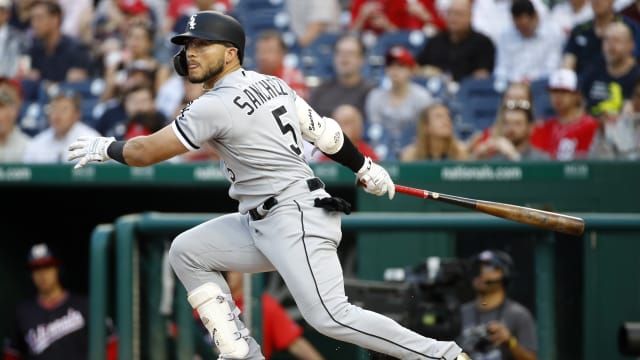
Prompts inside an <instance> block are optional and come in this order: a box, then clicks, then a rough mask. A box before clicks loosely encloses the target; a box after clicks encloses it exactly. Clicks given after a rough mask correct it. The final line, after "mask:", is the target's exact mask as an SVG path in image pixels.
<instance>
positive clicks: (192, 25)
mask: <svg viewBox="0 0 640 360" xmlns="http://www.w3.org/2000/svg"><path fill="white" fill-rule="evenodd" d="M195 28H196V15H195V14H194V15H191V18H190V19H189V30H193V29H195Z"/></svg>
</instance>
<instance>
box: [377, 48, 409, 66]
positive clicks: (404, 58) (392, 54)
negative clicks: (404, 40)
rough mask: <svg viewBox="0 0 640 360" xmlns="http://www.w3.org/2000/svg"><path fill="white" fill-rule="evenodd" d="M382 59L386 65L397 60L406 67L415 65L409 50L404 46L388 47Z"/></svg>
mask: <svg viewBox="0 0 640 360" xmlns="http://www.w3.org/2000/svg"><path fill="white" fill-rule="evenodd" d="M384 60H385V64H386V65H387V66H389V65H391V63H393V62H398V63H400V64H402V65H405V66H408V67H414V66H415V65H416V60H415V59H414V58H413V54H411V51H409V49H407V48H405V47H404V46H399V45H398V46H393V47H391V48H389V50H387V53H386V55H385V57H384Z"/></svg>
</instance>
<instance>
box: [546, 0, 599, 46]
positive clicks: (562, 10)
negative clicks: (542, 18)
mask: <svg viewBox="0 0 640 360" xmlns="http://www.w3.org/2000/svg"><path fill="white" fill-rule="evenodd" d="M591 19H593V8H592V7H591V5H590V4H589V1H586V2H585V3H584V4H583V5H582V7H581V8H580V9H579V10H578V11H577V12H576V11H574V9H573V7H571V4H570V3H569V2H568V1H564V2H561V3H558V4H556V5H554V6H553V8H552V9H551V21H553V22H554V23H556V24H558V26H559V27H560V29H562V32H563V33H564V35H565V40H566V39H567V38H568V37H569V34H570V33H571V30H572V29H573V27H574V26H576V25H577V24H580V23H583V22H585V21H589V20H591Z"/></svg>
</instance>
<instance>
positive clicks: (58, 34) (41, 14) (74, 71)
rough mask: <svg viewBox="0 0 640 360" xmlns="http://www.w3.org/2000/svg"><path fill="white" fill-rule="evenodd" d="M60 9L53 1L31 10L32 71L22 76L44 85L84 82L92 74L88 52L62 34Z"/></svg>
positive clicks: (37, 4) (46, 0) (44, 0)
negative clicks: (41, 82)
mask: <svg viewBox="0 0 640 360" xmlns="http://www.w3.org/2000/svg"><path fill="white" fill-rule="evenodd" d="M62 18H63V14H62V8H61V7H60V5H59V4H58V3H57V2H55V1H52V0H37V1H34V2H33V4H32V5H31V8H30V19H31V30H32V31H33V37H34V42H33V44H32V45H31V47H30V49H29V50H28V54H29V57H30V58H31V69H30V71H29V72H28V73H26V74H25V77H27V78H29V79H33V80H45V81H47V82H53V83H57V82H65V81H66V82H75V81H83V80H86V79H87V78H89V77H90V76H91V75H92V68H91V53H90V50H89V48H88V47H87V46H85V45H84V44H83V43H82V42H80V41H79V40H78V39H76V38H72V37H70V36H68V35H64V34H63V33H62V28H61V26H62Z"/></svg>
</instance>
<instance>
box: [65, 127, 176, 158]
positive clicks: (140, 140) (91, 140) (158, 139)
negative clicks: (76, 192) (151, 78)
mask: <svg viewBox="0 0 640 360" xmlns="http://www.w3.org/2000/svg"><path fill="white" fill-rule="evenodd" d="M69 151H71V153H70V155H69V161H71V160H75V159H80V161H78V163H77V164H76V165H75V168H76V169H78V168H81V167H83V166H85V165H86V164H88V163H90V162H103V161H107V160H110V159H113V160H115V161H118V162H120V163H122V164H126V165H129V166H137V167H141V166H149V165H153V164H156V163H159V162H161V161H164V160H167V159H170V158H172V157H174V156H177V155H180V154H183V153H185V152H187V151H189V149H187V147H186V146H185V145H184V144H183V143H182V142H181V141H180V140H179V139H178V137H177V136H176V134H175V131H174V130H173V129H172V125H171V124H169V125H167V126H165V127H164V128H162V129H160V130H158V131H157V132H155V133H153V134H150V135H144V136H137V137H134V138H132V139H129V140H123V141H116V140H115V139H114V138H113V137H83V138H79V139H78V140H77V141H76V142H74V143H73V144H71V146H69Z"/></svg>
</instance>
